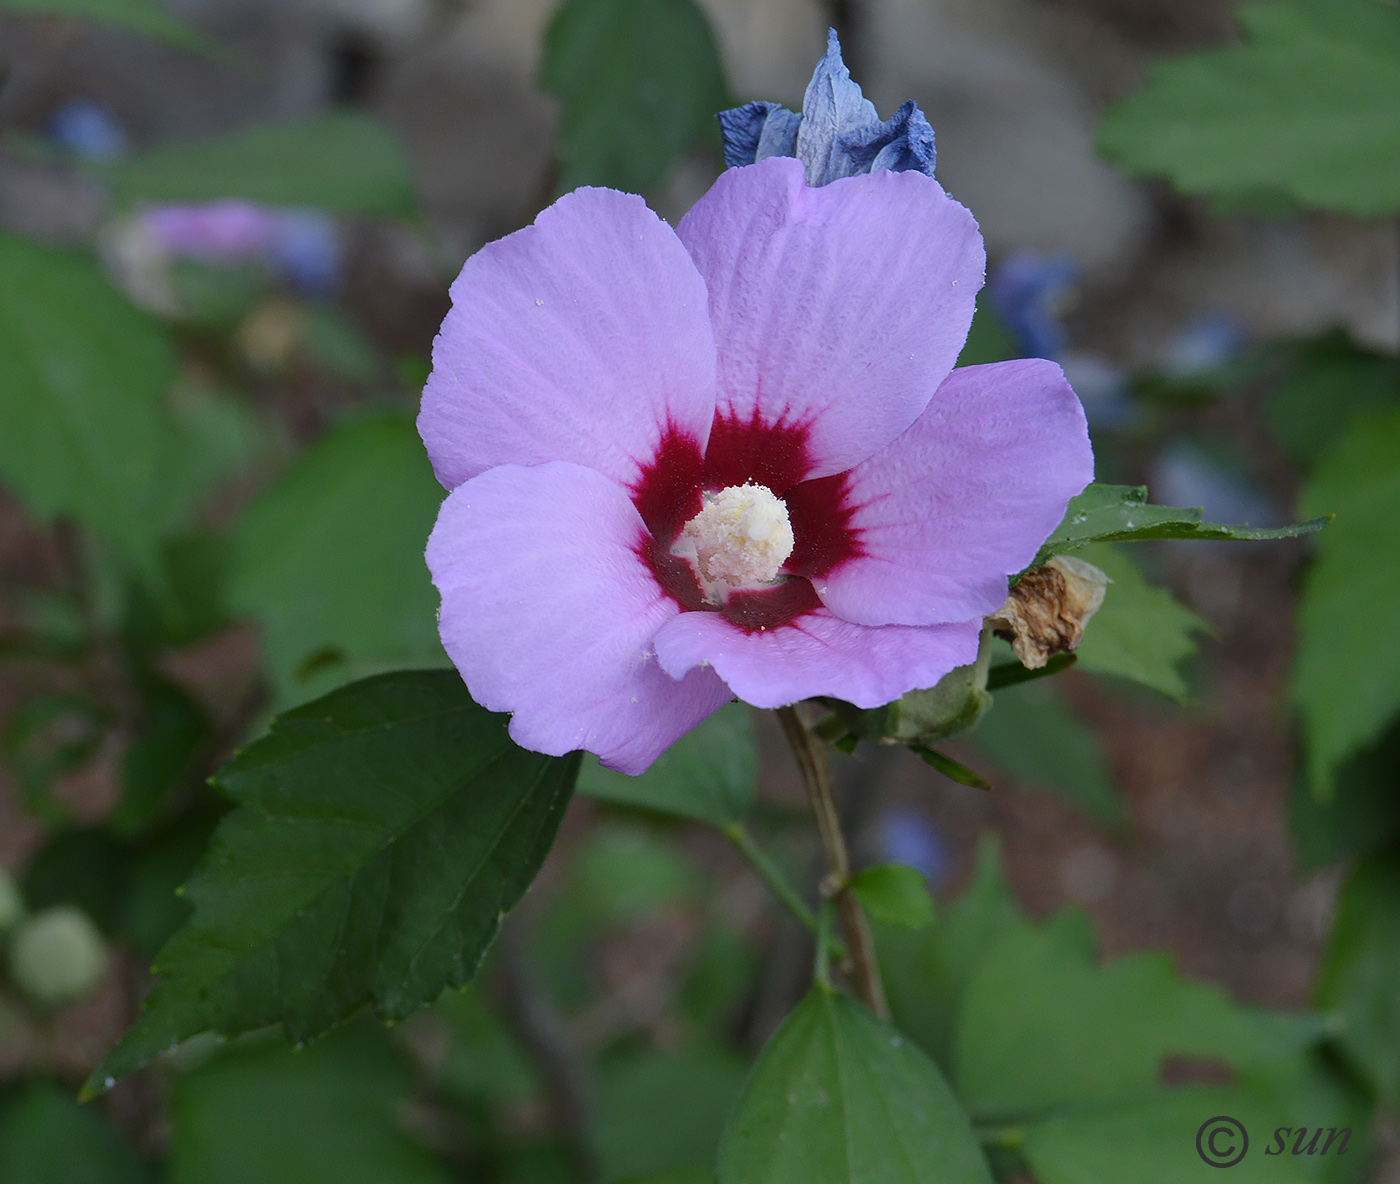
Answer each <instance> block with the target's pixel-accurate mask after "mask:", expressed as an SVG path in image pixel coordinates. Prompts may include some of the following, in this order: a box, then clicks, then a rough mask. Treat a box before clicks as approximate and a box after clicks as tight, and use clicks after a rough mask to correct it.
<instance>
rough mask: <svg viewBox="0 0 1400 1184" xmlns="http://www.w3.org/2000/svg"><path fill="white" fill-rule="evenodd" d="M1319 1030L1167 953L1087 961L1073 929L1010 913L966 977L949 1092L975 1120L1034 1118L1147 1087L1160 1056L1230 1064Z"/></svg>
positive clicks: (1297, 1044) (1302, 1042) (1297, 1042)
mask: <svg viewBox="0 0 1400 1184" xmlns="http://www.w3.org/2000/svg"><path fill="white" fill-rule="evenodd" d="M1071 915H1073V914H1071ZM1321 1032H1322V1025H1321V1023H1320V1022H1319V1021H1317V1020H1316V1019H1314V1018H1312V1017H1308V1016H1300V1015H1293V1014H1286V1013H1282V1012H1264V1011H1258V1010H1254V1009H1250V1008H1244V1007H1239V1006H1237V1005H1235V1004H1234V1003H1232V1002H1231V1001H1230V999H1229V998H1228V997H1227V996H1226V995H1225V993H1224V992H1223V991H1222V990H1221V989H1220V988H1219V987H1216V986H1214V985H1212V984H1206V983H1199V982H1190V981H1187V980H1185V979H1182V978H1180V977H1178V976H1177V974H1176V972H1175V970H1173V968H1172V964H1171V960H1170V958H1169V957H1168V955H1166V954H1165V953H1162V952H1158V951H1153V952H1147V953H1139V954H1130V955H1128V956H1126V957H1123V958H1119V959H1117V960H1116V961H1113V962H1110V963H1108V964H1106V965H1104V966H1096V965H1094V963H1093V960H1092V954H1091V952H1090V951H1087V950H1085V949H1084V948H1083V945H1082V943H1081V942H1080V941H1079V940H1077V939H1076V938H1075V936H1074V933H1073V930H1072V929H1066V928H1064V927H1063V926H1057V925H1054V924H1051V925H1046V926H1043V927H1041V928H1033V927H1032V926H1030V925H1026V924H1018V925H1015V926H1013V927H1011V928H1009V929H1008V930H1007V931H1006V932H1005V933H1004V934H1003V935H1002V937H1001V938H1000V939H999V940H998V941H997V943H996V945H995V946H994V947H993V948H992V949H991V950H989V951H988V952H987V954H986V956H985V957H984V958H983V959H982V961H981V962H980V963H979V964H978V966H977V969H976V970H975V971H974V972H973V974H972V975H971V977H970V978H969V980H968V983H967V988H966V994H965V996H964V998H963V1002H962V1006H961V1008H960V1010H959V1014H958V1029H957V1038H956V1052H955V1062H956V1064H957V1086H958V1096H959V1097H960V1098H961V1099H962V1100H963V1102H964V1104H965V1105H966V1106H967V1107H968V1109H969V1110H970V1111H971V1112H972V1113H973V1114H974V1115H975V1116H977V1117H978V1118H979V1119H987V1120H994V1121H1001V1120H1014V1119H1024V1118H1031V1117H1036V1116H1039V1115H1044V1114H1048V1113H1050V1112H1052V1111H1055V1110H1058V1109H1062V1108H1064V1107H1067V1106H1083V1105H1090V1104H1095V1103H1101V1102H1107V1101H1111V1100H1112V1099H1115V1098H1119V1097H1123V1096H1125V1095H1130V1094H1133V1093H1135V1092H1139V1091H1143V1090H1148V1089H1151V1088H1152V1087H1153V1086H1154V1085H1155V1084H1156V1083H1157V1081H1158V1076H1159V1074H1160V1072H1161V1066H1162V1061H1163V1059H1164V1058H1166V1057H1168V1056H1188V1057H1218V1058H1221V1059H1222V1060H1224V1061H1226V1062H1227V1063H1228V1064H1231V1065H1233V1066H1235V1067H1239V1066H1242V1065H1248V1064H1250V1063H1253V1062H1256V1061H1261V1060H1265V1059H1268V1058H1270V1057H1277V1056H1279V1055H1281V1054H1284V1053H1288V1052H1292V1051H1295V1050H1297V1049H1299V1048H1302V1047H1306V1046H1307V1045H1308V1044H1309V1043H1310V1042H1311V1041H1314V1040H1316V1039H1318V1038H1319V1037H1320V1035H1321ZM1201 1117H1202V1118H1208V1117H1210V1116H1209V1115H1208V1114H1205V1115H1202V1116H1201ZM1198 1121H1200V1120H1198Z"/></svg>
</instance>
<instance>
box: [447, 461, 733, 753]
mask: <svg viewBox="0 0 1400 1184" xmlns="http://www.w3.org/2000/svg"><path fill="white" fill-rule="evenodd" d="M644 532H645V527H643V525H642V520H641V518H640V517H639V516H638V514H637V511H636V509H635V508H634V507H633V505H632V503H631V501H630V500H629V499H628V497H627V494H626V493H625V492H624V491H623V490H622V489H620V488H619V487H618V486H617V485H616V484H614V483H613V482H612V481H610V480H609V479H608V478H607V477H604V476H603V475H602V474H600V473H597V472H595V471H594V470H592V469H588V468H585V467H583V466H581V465H575V464H569V463H565V462H554V463H551V464H545V465H540V466H537V467H535V468H522V467H519V466H516V465H503V466H501V467H499V468H494V469H491V470H489V471H487V472H485V473H483V474H481V475H480V476H479V477H474V478H472V479H471V480H470V481H467V482H465V483H463V484H462V485H459V486H458V487H457V488H456V489H455V490H453V492H452V493H451V494H450V495H449V496H448V498H447V500H446V501H444V502H443V505H442V511H441V513H440V514H439V515H438V520H437V525H436V526H435V527H434V528H433V533H432V537H431V538H429V540H428V554H427V559H428V568H429V570H430V571H431V572H432V575H433V583H434V584H436V585H437V588H438V591H439V592H440V593H441V594H442V612H441V615H440V617H439V627H440V630H441V633H442V643H443V645H444V646H445V647H446V649H447V653H448V655H449V656H450V657H451V658H452V661H453V662H454V663H455V664H456V666H457V669H458V670H460V671H461V672H462V677H463V679H464V680H465V681H466V684H467V688H468V689H469V690H470V691H471V693H472V697H473V698H474V699H475V700H476V701H477V702H478V703H480V704H481V705H482V706H483V707H487V708H489V709H490V710H492V711H510V712H514V713H515V715H514V718H513V719H512V720H511V724H510V733H511V735H512V736H513V737H514V739H515V740H516V742H517V743H518V744H520V745H522V746H523V747H525V748H530V749H533V750H535V751H538V752H547V753H551V754H553V755H554V756H562V755H563V754H564V753H566V752H572V751H573V750H574V749H577V748H582V749H586V750H587V751H589V752H595V753H597V754H598V756H599V757H601V758H602V760H603V762H604V763H605V764H607V765H609V766H610V767H612V768H614V769H619V770H621V771H622V772H624V773H640V772H642V771H643V770H644V769H645V768H646V767H647V766H648V765H650V764H651V762H652V761H654V760H655V759H656V758H657V757H658V756H659V755H660V754H661V753H662V752H664V751H665V750H666V749H667V748H668V747H669V746H670V745H671V744H672V743H673V742H674V741H675V740H677V739H679V738H680V737H681V736H683V735H684V734H685V733H686V732H688V731H689V730H690V729H691V728H693V727H694V726H695V725H696V724H698V723H699V722H700V721H701V720H703V719H704V718H705V717H706V716H708V715H709V714H710V713H711V712H714V711H716V710H718V708H719V707H721V706H722V705H723V704H724V703H726V702H728V701H729V700H730V699H732V698H733V697H734V696H733V694H732V693H731V692H730V690H729V688H728V687H726V686H725V685H724V684H723V683H722V682H721V681H720V680H719V679H718V678H717V677H715V674H714V672H713V671H711V670H697V671H695V672H694V673H693V674H690V675H687V676H686V677H685V678H683V679H681V680H680V681H676V680H674V679H672V678H671V677H670V676H669V675H667V674H666V673H664V672H663V671H662V670H661V668H660V666H658V665H657V662H656V658H655V654H654V653H653V651H652V644H651V643H652V638H653V636H654V635H655V633H656V631H657V629H659V628H660V627H661V625H662V624H663V623H664V622H665V621H666V620H667V619H668V618H670V617H673V616H675V615H676V613H677V612H678V611H679V610H678V609H677V607H676V604H675V602H674V601H673V600H671V599H670V597H668V596H666V595H665V594H664V593H663V592H662V591H661V589H660V588H659V587H658V586H657V584H656V581H655V579H653V578H652V575H651V573H650V571H648V570H647V568H646V567H645V566H644V565H643V563H642V561H641V559H639V558H638V556H637V554H636V551H635V548H636V547H637V544H638V541H639V539H641V538H642V537H643V536H644Z"/></svg>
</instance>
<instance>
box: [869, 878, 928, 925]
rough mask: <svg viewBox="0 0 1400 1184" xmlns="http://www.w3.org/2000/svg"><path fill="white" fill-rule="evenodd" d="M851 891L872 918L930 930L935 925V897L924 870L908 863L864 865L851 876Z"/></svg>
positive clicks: (890, 923)
mask: <svg viewBox="0 0 1400 1184" xmlns="http://www.w3.org/2000/svg"><path fill="white" fill-rule="evenodd" d="M851 891H853V892H854V893H855V894H856V897H857V898H858V899H859V900H860V903H861V907H862V908H864V909H865V911H866V912H867V913H869V914H870V916H871V919H872V920H875V921H883V922H884V923H885V924H886V925H898V926H900V927H901V928H902V929H927V928H928V927H929V926H930V925H932V924H933V921H934V916H933V898H932V897H931V896H930V895H929V894H928V886H927V884H926V883H925V881H924V873H923V872H921V871H919V869H918V868H916V867H910V866H909V865H908V864H907V863H882V864H879V865H877V866H875V867H867V868H863V869H861V870H860V871H859V872H857V873H856V874H855V875H854V876H853V877H852V878H851Z"/></svg>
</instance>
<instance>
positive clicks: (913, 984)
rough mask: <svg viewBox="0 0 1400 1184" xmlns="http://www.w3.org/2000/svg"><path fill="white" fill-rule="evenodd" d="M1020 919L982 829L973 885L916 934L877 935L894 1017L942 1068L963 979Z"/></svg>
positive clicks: (949, 1055) (949, 1057)
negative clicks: (932, 922) (929, 925)
mask: <svg viewBox="0 0 1400 1184" xmlns="http://www.w3.org/2000/svg"><path fill="white" fill-rule="evenodd" d="M1020 916H1021V914H1020V910H1019V909H1018V908H1017V906H1016V901H1015V900H1014V899H1013V898H1012V896H1011V892H1010V890H1009V889H1008V888H1007V886H1006V881H1005V879H1004V878H1003V877H1002V874H1001V854H1000V850H999V848H998V847H997V842H996V839H995V838H994V837H993V836H991V835H990V834H984V835H983V836H982V838H981V839H980V840H979V842H978V844H977V862H976V865H975V867H974V869H973V873H972V880H971V882H970V883H969V884H968V886H967V887H966V888H965V889H964V890H963V893H962V895H961V896H959V897H958V899H957V902H956V903H955V904H954V905H953V907H952V908H951V909H947V910H945V911H944V913H943V917H942V919H941V920H940V922H939V923H938V924H937V925H935V926H933V927H932V928H930V929H925V930H922V931H920V932H918V933H913V932H910V931H908V930H904V931H900V930H894V929H890V930H882V931H881V933H880V942H879V950H880V964H881V968H882V969H883V971H884V975H885V988H886V990H887V992H888V993H889V998H890V1006H891V1008H892V1009H893V1011H894V1015H895V1019H896V1020H897V1021H898V1024H899V1027H900V1029H901V1030H903V1031H906V1032H908V1033H909V1034H910V1035H912V1036H913V1037H914V1038H915V1039H916V1040H918V1042H919V1044H920V1045H921V1046H922V1047H923V1048H924V1049H925V1050H926V1051H927V1052H928V1053H929V1054H930V1055H931V1056H933V1057H935V1058H936V1059H937V1060H938V1063H939V1064H941V1065H943V1066H944V1067H945V1068H947V1067H948V1066H949V1065H950V1064H951V1063H952V1047H953V1027H954V1022H955V1020H956V1017H957V1012H958V1008H959V1007H960V1006H961V1003H962V999H963V996H964V992H965V991H966V988H967V981H968V979H969V978H970V977H971V976H972V972H973V971H974V970H975V969H976V967H977V964H978V963H979V962H980V961H981V960H982V958H983V956H984V955H985V954H986V952H987V951H988V950H989V949H991V948H992V946H994V945H995V944H996V941H997V939H998V938H999V937H1000V936H1001V935H1002V934H1003V933H1004V932H1006V930H1007V929H1009V928H1010V927H1011V926H1012V925H1014V924H1016V922H1017V921H1018V920H1019V919H1020Z"/></svg>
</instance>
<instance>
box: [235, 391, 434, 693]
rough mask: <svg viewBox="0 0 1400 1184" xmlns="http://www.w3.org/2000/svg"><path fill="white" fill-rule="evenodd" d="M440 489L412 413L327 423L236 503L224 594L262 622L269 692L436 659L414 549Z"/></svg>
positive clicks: (429, 591) (316, 686) (302, 689)
mask: <svg viewBox="0 0 1400 1184" xmlns="http://www.w3.org/2000/svg"><path fill="white" fill-rule="evenodd" d="M442 498H443V492H442V487H441V486H440V485H438V483H437V481H436V480H435V479H434V477H433V471H432V467H431V466H430V465H429V463H428V458H427V454H426V453H424V451H423V445H422V442H421V441H420V440H419V439H418V433H417V432H416V431H415V430H414V427H413V423H412V421H411V420H409V419H408V418H407V417H405V416H401V415H397V414H385V415H376V416H373V417H370V418H367V419H362V420H358V421H355V422H352V423H350V424H347V425H345V426H343V427H340V428H337V429H336V430H334V431H332V432H331V433H330V434H329V435H327V436H325V437H323V438H322V439H321V440H319V441H317V443H316V444H314V445H312V447H311V448H309V449H308V450H307V451H306V452H305V453H304V454H303V455H302V456H301V457H300V458H299V459H298V461H297V463H296V464H295V465H294V466H293V468H292V469H291V470H290V471H288V472H287V473H285V474H284V475H283V476H282V478H281V479H280V480H279V481H278V482H277V483H276V484H274V485H273V486H272V488H271V489H269V490H267V492H265V493H264V494H263V495H262V496H261V497H259V498H258V499H257V501H255V502H254V503H253V504H252V505H250V506H249V507H248V509H247V510H246V511H245V512H244V514H243V517H242V519H241V520H240V521H239V523H238V526H237V529H236V531H235V534H234V556H233V574H232V580H231V586H230V589H229V602H230V606H231V607H232V608H233V610H234V611H236V612H238V613H241V614H244V615H247V616H250V617H252V618H254V619H255V620H256V621H257V622H258V624H259V625H260V626H261V627H262V631H263V645H264V650H265V653H266V656H267V662H268V667H269V672H270V674H271V677H272V684H273V689H274V693H275V698H276V702H277V703H278V704H279V705H282V706H285V705H287V704H290V703H295V702H298V701H301V700H304V699H306V698H308V697H310V696H311V695H313V694H315V693H317V692H318V691H325V690H329V689H330V688H332V687H334V686H337V685H340V684H342V683H344V682H347V681H349V680H350V679H352V678H355V677H357V676H360V675H365V674H369V673H372V672H374V671H376V670H383V669H385V668H393V667H403V666H414V665H418V666H425V665H432V664H434V663H445V662H446V657H445V655H444V654H443V653H442V647H441V645H440V643H439V642H438V636H437V616H436V614H437V604H438V597H437V593H436V592H435V591H434V590H433V586H432V583H431V581H430V580H429V578H428V569H427V567H426V565H425V564H424V562H423V548H424V546H425V545H426V543H427V540H428V533H429V531H431V530H432V526H433V521H434V519H435V518H436V517H437V511H438V506H439V504H440V503H441V501H442Z"/></svg>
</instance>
